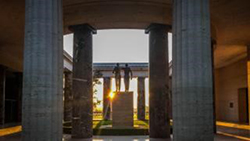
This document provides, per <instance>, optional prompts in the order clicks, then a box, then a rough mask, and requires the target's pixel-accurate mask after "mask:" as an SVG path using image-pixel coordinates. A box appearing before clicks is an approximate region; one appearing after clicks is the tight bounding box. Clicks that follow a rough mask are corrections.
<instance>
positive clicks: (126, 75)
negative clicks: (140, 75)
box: [123, 64, 133, 92]
mask: <svg viewBox="0 0 250 141" xmlns="http://www.w3.org/2000/svg"><path fill="white" fill-rule="evenodd" d="M123 70H124V84H125V91H126V92H127V91H128V90H129V79H131V80H132V78H133V73H132V70H131V69H130V67H128V64H125V68H123Z"/></svg>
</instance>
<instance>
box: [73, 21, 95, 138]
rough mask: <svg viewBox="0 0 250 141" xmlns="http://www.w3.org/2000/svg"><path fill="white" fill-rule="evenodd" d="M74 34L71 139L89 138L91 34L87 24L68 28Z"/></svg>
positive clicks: (91, 109) (90, 124)
mask: <svg viewBox="0 0 250 141" xmlns="http://www.w3.org/2000/svg"><path fill="white" fill-rule="evenodd" d="M69 28H70V30H72V31H73V32H74V57H73V121H72V137H73V138H91V137H92V134H93V131H92V120H93V80H92V62H93V59H92V34H93V33H95V32H96V31H95V30H94V28H93V27H91V26H90V25H88V24H83V25H75V26H70V27H69Z"/></svg>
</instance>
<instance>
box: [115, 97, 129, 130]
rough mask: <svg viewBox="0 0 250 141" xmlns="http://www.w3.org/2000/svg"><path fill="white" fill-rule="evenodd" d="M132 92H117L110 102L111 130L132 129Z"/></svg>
mask: <svg viewBox="0 0 250 141" xmlns="http://www.w3.org/2000/svg"><path fill="white" fill-rule="evenodd" d="M133 113H134V112H133V92H118V93H117V94H116V96H115V97H114V99H113V101H112V122H113V128H133V126H134V120H133V118H134V117H133Z"/></svg>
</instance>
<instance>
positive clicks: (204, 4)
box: [172, 0, 214, 141]
mask: <svg viewBox="0 0 250 141" xmlns="http://www.w3.org/2000/svg"><path fill="white" fill-rule="evenodd" d="M173 6H174V11H173V13H174V14H173V18H174V20H173V76H172V79H173V86H172V87H173V139H174V140H176V141H193V140H202V141H213V140H214V133H213V131H214V121H213V83H212V82H213V81H212V77H213V76H212V59H211V56H212V55H211V36H210V11H209V0H192V1H189V0H188V1H187V0H175V1H174V4H173Z"/></svg>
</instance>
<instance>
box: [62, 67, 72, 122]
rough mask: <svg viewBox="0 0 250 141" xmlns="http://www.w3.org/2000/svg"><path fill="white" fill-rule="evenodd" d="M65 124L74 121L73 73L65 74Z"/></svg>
mask: <svg viewBox="0 0 250 141" xmlns="http://www.w3.org/2000/svg"><path fill="white" fill-rule="evenodd" d="M64 79H65V80H64V117H63V119H64V122H70V121H71V119H72V100H73V95H72V72H69V71H67V72H64Z"/></svg>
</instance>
